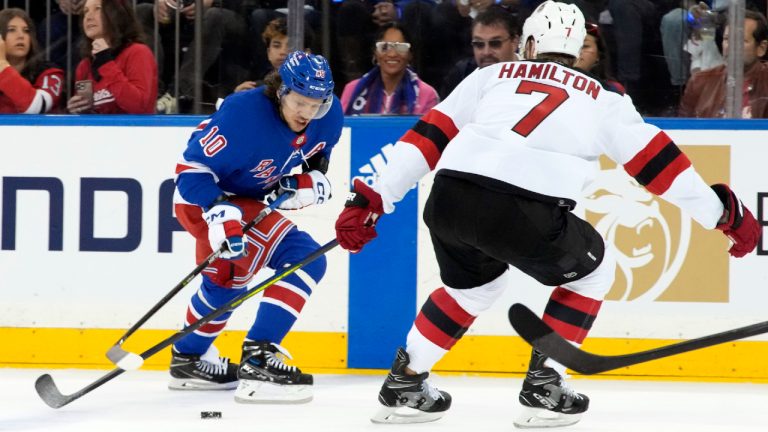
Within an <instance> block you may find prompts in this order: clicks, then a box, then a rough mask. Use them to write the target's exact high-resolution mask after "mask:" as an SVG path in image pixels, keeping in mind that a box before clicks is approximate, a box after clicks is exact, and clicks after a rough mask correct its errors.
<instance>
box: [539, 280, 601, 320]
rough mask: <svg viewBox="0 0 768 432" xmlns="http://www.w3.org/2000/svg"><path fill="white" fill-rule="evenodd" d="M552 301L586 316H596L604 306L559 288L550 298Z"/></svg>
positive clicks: (597, 301)
mask: <svg viewBox="0 0 768 432" xmlns="http://www.w3.org/2000/svg"><path fill="white" fill-rule="evenodd" d="M549 299H550V300H554V301H556V302H558V303H560V304H561V305H564V306H568V307H569V308H571V309H576V310H577V311H580V312H584V313H585V314H588V315H592V316H596V315H597V313H598V312H599V311H600V306H601V305H602V304H603V302H601V301H600V300H595V299H593V298H589V297H584V296H583V295H581V294H578V293H575V292H573V291H571V290H568V289H565V288H563V287H557V288H555V290H554V291H552V294H551V295H550V296H549Z"/></svg>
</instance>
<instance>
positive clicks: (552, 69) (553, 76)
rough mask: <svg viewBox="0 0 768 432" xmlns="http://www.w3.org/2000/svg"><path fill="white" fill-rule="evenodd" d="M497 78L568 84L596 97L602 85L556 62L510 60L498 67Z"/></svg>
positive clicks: (593, 97)
mask: <svg viewBox="0 0 768 432" xmlns="http://www.w3.org/2000/svg"><path fill="white" fill-rule="evenodd" d="M498 78H499V79H504V78H508V79H509V78H512V79H515V78H527V79H537V80H549V81H553V82H556V83H558V84H561V85H563V86H570V87H572V88H574V89H576V90H578V91H581V92H584V93H586V94H588V95H589V96H591V97H592V99H597V96H598V95H599V94H600V89H602V85H601V84H600V83H599V82H597V81H595V80H593V79H590V78H587V77H585V76H584V75H580V74H577V73H574V72H573V71H572V70H568V69H566V68H563V67H560V66H558V65H557V64H556V63H536V62H512V63H504V64H503V65H502V66H501V68H500V69H499V76H498Z"/></svg>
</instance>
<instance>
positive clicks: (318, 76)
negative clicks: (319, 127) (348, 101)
mask: <svg viewBox="0 0 768 432" xmlns="http://www.w3.org/2000/svg"><path fill="white" fill-rule="evenodd" d="M279 72H280V78H282V80H283V84H282V86H281V87H280V90H279V94H280V96H283V95H285V94H286V93H288V92H289V91H292V92H296V93H298V94H300V95H302V96H306V97H309V98H313V99H320V100H322V101H323V106H322V107H321V109H320V110H319V111H318V113H317V114H316V115H315V118H320V117H322V116H324V115H325V114H326V113H327V112H328V110H329V109H330V108H331V104H332V103H333V75H331V67H330V66H329V65H328V60H326V59H325V57H323V56H321V55H314V54H308V53H305V52H303V51H294V52H292V53H290V54H288V57H286V59H285V62H283V64H282V66H280V70H279Z"/></svg>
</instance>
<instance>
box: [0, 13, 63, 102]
mask: <svg viewBox="0 0 768 432" xmlns="http://www.w3.org/2000/svg"><path fill="white" fill-rule="evenodd" d="M35 37H36V36H35V25H34V23H33V22H32V19H31V18H30V17H29V15H27V13H26V12H24V11H23V10H21V9H17V8H8V9H4V10H2V11H0V113H5V114H40V113H47V112H51V111H53V112H56V109H57V108H59V106H60V101H61V94H62V92H63V91H64V71H63V70H61V69H59V68H57V67H55V66H54V65H53V64H50V63H47V62H45V61H43V59H42V57H41V55H40V52H39V51H38V48H37V39H36V38H35Z"/></svg>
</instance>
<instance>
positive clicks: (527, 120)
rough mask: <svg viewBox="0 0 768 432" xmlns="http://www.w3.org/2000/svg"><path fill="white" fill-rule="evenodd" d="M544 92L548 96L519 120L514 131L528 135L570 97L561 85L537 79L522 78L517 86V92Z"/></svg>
mask: <svg viewBox="0 0 768 432" xmlns="http://www.w3.org/2000/svg"><path fill="white" fill-rule="evenodd" d="M534 92H535V93H544V94H546V95H547V96H546V97H545V98H544V100H543V101H541V102H539V103H538V104H536V106H535V107H533V108H531V110H530V111H528V113H527V114H526V115H524V116H523V118H521V119H520V121H519V122H517V124H516V125H515V126H514V127H513V128H512V131H514V132H516V133H518V134H520V135H522V136H524V137H527V136H528V135H530V134H531V132H533V130H534V129H536V128H537V127H538V126H539V125H540V124H541V122H543V121H544V120H545V119H546V118H547V117H549V115H550V114H552V112H553V111H554V110H556V109H557V107H559V106H560V105H561V104H562V103H563V102H565V100H566V99H568V92H567V91H565V89H563V88H560V87H555V86H553V85H549V84H544V83H540V82H535V81H528V80H522V81H520V85H519V86H517V90H516V91H515V93H518V94H527V95H529V94H532V93H534Z"/></svg>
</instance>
